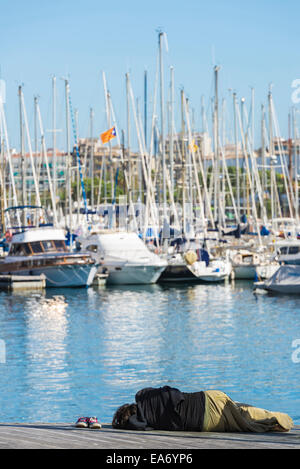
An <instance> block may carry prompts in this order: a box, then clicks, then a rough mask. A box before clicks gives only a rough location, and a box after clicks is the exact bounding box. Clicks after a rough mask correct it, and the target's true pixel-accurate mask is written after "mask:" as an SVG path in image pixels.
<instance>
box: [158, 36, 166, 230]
mask: <svg viewBox="0 0 300 469" xmlns="http://www.w3.org/2000/svg"><path fill="white" fill-rule="evenodd" d="M158 37H159V70H160V126H161V127H160V139H161V156H162V172H163V227H165V225H166V223H167V179H166V152H165V108H164V78H163V54H162V40H163V37H164V33H163V32H162V31H160V32H159V35H158Z"/></svg>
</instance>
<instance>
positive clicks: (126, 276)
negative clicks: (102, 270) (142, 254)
mask: <svg viewBox="0 0 300 469" xmlns="http://www.w3.org/2000/svg"><path fill="white" fill-rule="evenodd" d="M106 268H107V270H108V274H109V275H108V278H107V284H108V285H147V284H153V283H156V282H157V280H158V279H159V277H160V275H161V273H162V272H163V270H164V269H165V266H144V265H142V266H140V265H125V266H124V265H123V266H122V267H120V266H118V267H115V266H109V265H106Z"/></svg>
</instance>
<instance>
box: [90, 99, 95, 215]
mask: <svg viewBox="0 0 300 469" xmlns="http://www.w3.org/2000/svg"><path fill="white" fill-rule="evenodd" d="M93 121H94V111H93V109H92V108H91V109H90V132H91V133H90V138H91V159H90V178H91V209H92V210H93V209H94V136H93Z"/></svg>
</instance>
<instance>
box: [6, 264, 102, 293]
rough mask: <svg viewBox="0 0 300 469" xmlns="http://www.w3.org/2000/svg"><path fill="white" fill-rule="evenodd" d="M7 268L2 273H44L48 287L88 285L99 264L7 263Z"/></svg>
mask: <svg viewBox="0 0 300 469" xmlns="http://www.w3.org/2000/svg"><path fill="white" fill-rule="evenodd" d="M5 267H6V270H5V271H4V270H3V268H2V269H1V273H6V274H12V275H24V276H25V275H34V276H36V275H42V274H43V275H44V276H45V277H46V288H49V287H56V288H61V287H88V286H90V285H91V284H92V282H93V280H94V277H95V275H96V272H97V268H98V266H96V265H95V264H66V265H55V266H41V267H40V266H30V268H29V267H27V268H24V269H22V268H20V267H18V268H17V267H16V268H14V265H13V264H11V265H9V263H7V264H6V265H5Z"/></svg>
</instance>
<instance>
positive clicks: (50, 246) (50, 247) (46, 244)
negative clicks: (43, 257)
mask: <svg viewBox="0 0 300 469" xmlns="http://www.w3.org/2000/svg"><path fill="white" fill-rule="evenodd" d="M42 245H43V247H44V249H45V251H46V252H48V251H55V246H54V244H53V243H52V241H42Z"/></svg>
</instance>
